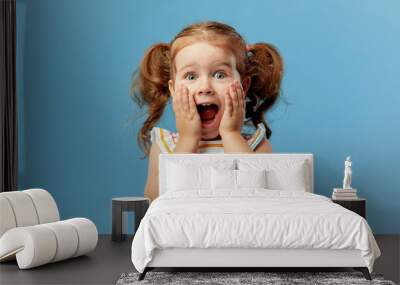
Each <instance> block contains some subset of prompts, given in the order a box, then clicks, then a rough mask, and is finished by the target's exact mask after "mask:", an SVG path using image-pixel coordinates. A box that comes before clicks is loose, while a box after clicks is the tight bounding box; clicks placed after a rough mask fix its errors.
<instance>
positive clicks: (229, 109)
mask: <svg viewBox="0 0 400 285" xmlns="http://www.w3.org/2000/svg"><path fill="white" fill-rule="evenodd" d="M230 93H231V92H230V90H228V92H227V93H226V94H225V112H226V113H227V114H228V115H229V116H232V111H233V110H232V98H231V95H230Z"/></svg>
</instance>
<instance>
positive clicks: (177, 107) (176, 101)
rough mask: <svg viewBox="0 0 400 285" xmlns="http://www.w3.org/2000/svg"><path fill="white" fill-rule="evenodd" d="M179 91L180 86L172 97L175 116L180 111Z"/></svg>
mask: <svg viewBox="0 0 400 285" xmlns="http://www.w3.org/2000/svg"><path fill="white" fill-rule="evenodd" d="M181 89H182V86H179V87H178V88H177V90H175V91H176V92H175V94H174V97H173V106H174V112H175V113H176V114H179V113H180V110H181V100H180V94H181Z"/></svg>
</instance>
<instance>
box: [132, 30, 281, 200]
mask: <svg viewBox="0 0 400 285" xmlns="http://www.w3.org/2000/svg"><path fill="white" fill-rule="evenodd" d="M282 74H283V62H282V58H281V56H280V55H279V53H278V51H277V50H276V49H275V48H274V47H273V46H271V45H269V44H267V43H257V44H253V45H246V43H245V41H244V40H243V38H242V36H241V35H240V34H238V33H237V32H236V30H235V29H234V28H232V27H230V26H228V25H226V24H222V23H218V22H202V23H196V24H193V25H190V26H188V27H186V28H184V29H183V30H182V31H181V32H180V33H179V34H178V35H177V36H176V37H175V38H174V39H173V40H172V42H171V43H170V44H165V43H159V44H155V45H153V46H152V47H150V48H149V49H148V51H147V52H146V54H145V56H144V58H143V60H142V62H141V64H140V70H139V72H138V73H136V74H135V76H134V79H133V82H132V87H131V91H132V94H133V99H134V100H135V101H136V102H137V103H138V104H139V106H140V107H143V105H144V104H147V105H148V118H147V120H146V121H145V122H144V124H143V127H142V129H141V130H140V132H139V134H138V143H139V146H140V147H141V149H142V150H143V151H144V152H145V155H149V168H148V178H147V183H146V187H145V196H146V197H148V198H149V199H150V200H151V201H152V200H153V199H155V198H157V196H158V155H159V154H160V153H210V152H214V153H215V152H222V153H253V152H263V153H267V152H272V148H271V145H270V143H269V142H268V138H269V137H270V136H271V130H270V129H269V127H268V125H267V124H266V122H265V121H264V117H263V115H264V113H265V112H266V111H267V110H268V109H269V108H270V107H271V106H272V105H273V104H274V103H275V101H276V99H277V98H278V96H279V90H280V83H281V79H282ZM169 97H172V104H173V111H174V113H175V119H176V127H177V131H178V132H177V133H175V132H171V131H168V130H165V129H162V128H158V127H155V124H156V122H157V121H158V120H159V119H160V117H161V116H162V113H163V111H164V109H165V106H166V104H167V103H168V100H169ZM244 125H247V126H253V127H254V128H255V127H256V128H257V129H256V131H255V132H254V133H253V134H244V133H241V131H242V127H243V126H244ZM150 145H151V146H150ZM149 149H150V150H149Z"/></svg>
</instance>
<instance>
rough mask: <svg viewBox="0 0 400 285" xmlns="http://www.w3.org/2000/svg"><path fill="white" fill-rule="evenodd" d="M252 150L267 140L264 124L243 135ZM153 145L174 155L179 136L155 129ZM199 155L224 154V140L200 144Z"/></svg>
mask: <svg viewBox="0 0 400 285" xmlns="http://www.w3.org/2000/svg"><path fill="white" fill-rule="evenodd" d="M242 136H243V137H244V138H245V139H246V140H247V143H248V144H249V146H250V148H251V149H252V150H253V151H254V150H255V148H256V147H257V145H258V144H259V143H260V142H261V141H262V140H263V139H264V138H265V126H264V125H263V124H262V123H259V124H258V125H257V129H256V131H255V132H254V133H253V134H243V133H242ZM150 138H151V143H152V144H154V143H156V144H157V145H158V147H159V149H160V151H161V153H173V152H174V149H175V146H176V144H177V142H178V140H179V134H178V133H175V132H171V131H169V130H166V129H163V128H159V127H154V128H152V130H151V132H150ZM198 153H224V147H223V144H222V140H210V141H203V140H201V141H200V142H199V148H198Z"/></svg>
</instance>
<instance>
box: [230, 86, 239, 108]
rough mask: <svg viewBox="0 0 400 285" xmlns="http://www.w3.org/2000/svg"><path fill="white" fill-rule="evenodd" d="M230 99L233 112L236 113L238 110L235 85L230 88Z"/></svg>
mask: <svg viewBox="0 0 400 285" xmlns="http://www.w3.org/2000/svg"><path fill="white" fill-rule="evenodd" d="M231 94H232V95H231V98H232V107H233V110H232V111H233V112H237V109H238V98H237V97H238V95H237V91H236V87H235V84H234V85H233V86H231Z"/></svg>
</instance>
